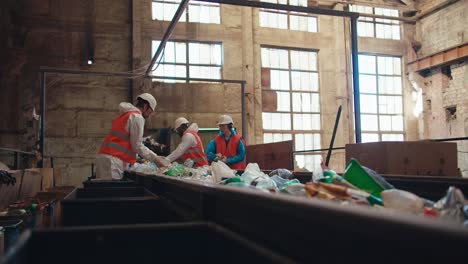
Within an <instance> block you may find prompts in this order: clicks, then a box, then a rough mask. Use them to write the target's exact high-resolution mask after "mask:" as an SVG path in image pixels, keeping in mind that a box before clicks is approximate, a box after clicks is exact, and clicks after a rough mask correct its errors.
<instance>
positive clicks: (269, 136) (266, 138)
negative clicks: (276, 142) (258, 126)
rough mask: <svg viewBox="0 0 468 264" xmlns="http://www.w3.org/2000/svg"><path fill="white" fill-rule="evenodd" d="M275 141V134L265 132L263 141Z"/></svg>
mask: <svg viewBox="0 0 468 264" xmlns="http://www.w3.org/2000/svg"><path fill="white" fill-rule="evenodd" d="M272 142H273V134H272V133H263V143H265V144H266V143H272Z"/></svg>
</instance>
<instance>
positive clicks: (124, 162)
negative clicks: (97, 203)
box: [96, 93, 168, 179]
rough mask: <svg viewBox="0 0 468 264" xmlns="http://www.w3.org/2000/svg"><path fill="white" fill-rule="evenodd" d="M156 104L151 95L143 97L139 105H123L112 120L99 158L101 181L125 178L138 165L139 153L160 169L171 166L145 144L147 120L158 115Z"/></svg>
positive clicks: (140, 96)
mask: <svg viewBox="0 0 468 264" xmlns="http://www.w3.org/2000/svg"><path fill="white" fill-rule="evenodd" d="M156 104H157V103H156V99H155V98H154V97H153V96H152V95H151V94H149V93H143V94H141V95H139V96H138V97H137V102H136V105H132V104H131V103H127V102H122V103H120V104H119V115H118V116H117V117H115V118H114V120H112V127H111V129H110V131H109V134H108V135H107V136H106V137H105V138H104V141H103V142H102V144H101V147H100V148H99V151H98V155H97V157H96V177H97V178H104V179H110V178H112V179H122V177H123V171H124V170H125V169H126V168H128V166H129V165H132V164H133V163H135V162H136V155H137V154H138V155H140V156H141V157H143V158H145V159H147V160H149V161H154V162H156V164H158V166H164V165H168V162H167V161H166V160H165V159H164V157H161V156H158V155H156V154H155V153H154V152H153V151H151V150H150V149H148V148H147V147H146V146H145V145H143V131H144V126H145V119H147V118H148V117H149V116H150V115H151V114H152V113H153V112H154V110H155V109H156Z"/></svg>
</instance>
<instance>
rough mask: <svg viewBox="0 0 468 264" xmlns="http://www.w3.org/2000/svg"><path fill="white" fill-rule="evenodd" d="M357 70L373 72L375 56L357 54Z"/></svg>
mask: <svg viewBox="0 0 468 264" xmlns="http://www.w3.org/2000/svg"><path fill="white" fill-rule="evenodd" d="M359 72H360V73H370V74H375V73H376V71H375V56H369V55H359Z"/></svg>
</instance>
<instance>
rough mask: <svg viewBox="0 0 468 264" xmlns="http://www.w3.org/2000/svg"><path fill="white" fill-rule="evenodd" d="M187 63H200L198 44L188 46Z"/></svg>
mask: <svg viewBox="0 0 468 264" xmlns="http://www.w3.org/2000/svg"><path fill="white" fill-rule="evenodd" d="M189 63H195V64H198V63H200V44H199V43H190V44H189Z"/></svg>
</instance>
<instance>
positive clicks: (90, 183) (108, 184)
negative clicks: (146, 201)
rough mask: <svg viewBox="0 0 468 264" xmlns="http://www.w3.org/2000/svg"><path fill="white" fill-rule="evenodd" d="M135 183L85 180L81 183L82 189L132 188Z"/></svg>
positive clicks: (128, 181)
mask: <svg viewBox="0 0 468 264" xmlns="http://www.w3.org/2000/svg"><path fill="white" fill-rule="evenodd" d="M132 186H136V183H135V182H134V181H132V180H92V181H90V180H87V181H84V182H83V187H84V188H95V187H97V188H103V187H132Z"/></svg>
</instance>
